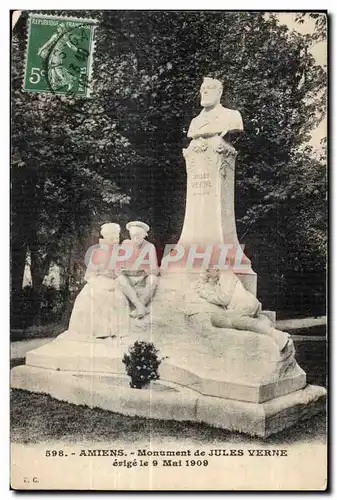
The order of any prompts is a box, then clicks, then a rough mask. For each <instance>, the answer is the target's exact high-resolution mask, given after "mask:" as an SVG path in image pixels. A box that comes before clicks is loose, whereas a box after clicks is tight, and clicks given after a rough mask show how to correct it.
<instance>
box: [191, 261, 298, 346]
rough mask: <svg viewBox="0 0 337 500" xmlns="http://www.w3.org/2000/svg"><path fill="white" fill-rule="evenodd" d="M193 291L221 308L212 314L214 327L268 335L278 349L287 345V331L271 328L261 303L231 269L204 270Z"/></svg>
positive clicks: (271, 325) (270, 322)
mask: <svg viewBox="0 0 337 500" xmlns="http://www.w3.org/2000/svg"><path fill="white" fill-rule="evenodd" d="M196 291H197V293H198V295H199V297H201V298H203V299H205V300H206V301H208V302H210V303H212V304H215V305H217V306H220V307H221V308H222V309H223V310H222V311H219V313H213V314H212V316H211V323H212V325H213V326H215V327H219V328H234V329H236V330H248V331H252V332H255V333H259V334H262V335H268V336H269V337H271V338H272V339H273V341H274V342H275V343H276V344H277V346H278V347H279V349H280V351H283V350H284V349H285V348H286V347H287V345H288V342H289V338H290V337H289V334H288V333H286V332H282V331H281V330H277V329H276V328H274V326H273V323H272V321H271V320H270V319H269V318H268V317H267V316H266V315H265V314H263V313H262V306H261V303H260V302H259V301H258V299H257V298H256V297H255V296H254V295H253V294H252V293H250V292H249V291H248V290H246V289H245V287H244V286H243V284H242V283H241V281H240V279H239V278H238V277H237V276H236V275H235V273H234V271H233V270H232V269H231V268H228V269H224V270H221V271H220V270H218V269H207V270H205V271H204V272H203V273H202V274H201V276H200V278H199V280H198V282H197V284H196Z"/></svg>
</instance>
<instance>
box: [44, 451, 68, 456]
mask: <svg viewBox="0 0 337 500" xmlns="http://www.w3.org/2000/svg"><path fill="white" fill-rule="evenodd" d="M46 457H64V451H63V450H46Z"/></svg>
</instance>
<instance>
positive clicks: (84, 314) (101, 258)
mask: <svg viewBox="0 0 337 500" xmlns="http://www.w3.org/2000/svg"><path fill="white" fill-rule="evenodd" d="M101 234H102V236H103V238H100V240H99V248H96V249H95V250H94V251H93V252H92V256H91V260H90V262H89V264H88V267H87V271H86V274H85V280H86V282H87V284H86V285H85V286H84V288H83V289H82V290H81V292H80V293H79V295H78V296H77V298H76V300H75V303H74V307H73V311H72V314H71V318H70V322H69V328H68V332H66V333H67V336H69V335H71V336H75V337H76V336H78V337H80V338H84V339H90V338H92V339H95V338H106V337H115V336H123V335H125V334H126V333H127V332H128V331H129V319H128V318H129V304H128V301H127V299H126V297H125V295H124V293H123V292H122V291H121V289H120V287H119V285H118V281H117V279H116V278H117V274H116V272H115V270H114V269H111V268H110V267H109V265H108V264H109V261H108V257H109V255H111V252H112V248H113V246H114V245H118V244H119V234H120V226H119V225H118V224H115V223H108V224H103V226H102V227H101Z"/></svg>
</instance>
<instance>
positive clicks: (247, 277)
mask: <svg viewBox="0 0 337 500" xmlns="http://www.w3.org/2000/svg"><path fill="white" fill-rule="evenodd" d="M183 153H184V157H185V161H186V171H187V193H186V210H185V219H184V225H183V229H182V233H181V236H180V239H179V242H178V245H180V246H181V247H182V248H184V250H185V253H184V256H183V257H182V258H180V259H179V261H178V262H170V263H169V264H168V266H167V267H166V266H165V267H166V268H167V269H169V270H170V272H171V273H173V272H177V273H180V272H184V271H185V272H187V273H196V274H198V273H200V270H201V269H202V268H205V267H213V266H218V267H220V268H224V267H225V266H231V267H233V269H234V272H235V273H236V274H237V276H238V277H239V278H240V279H241V281H242V283H243V284H244V286H245V287H246V288H247V290H249V291H250V292H251V293H253V294H254V295H256V287H257V284H256V281H257V278H256V273H255V272H254V271H253V269H252V267H251V262H250V260H249V259H248V258H247V256H246V255H245V254H244V251H243V247H242V246H241V245H240V243H239V240H238V236H237V232H236V223H235V203H234V193H235V191H234V183H235V159H236V155H237V152H236V150H235V149H234V148H233V146H231V145H230V144H229V143H228V142H226V141H225V140H224V139H222V138H221V137H220V136H218V135H215V136H213V137H208V138H203V137H199V138H197V139H193V140H192V141H191V143H190V144H189V146H188V148H187V149H184V150H183Z"/></svg>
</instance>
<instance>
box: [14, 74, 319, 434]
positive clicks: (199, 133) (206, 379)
mask: <svg viewBox="0 0 337 500" xmlns="http://www.w3.org/2000/svg"><path fill="white" fill-rule="evenodd" d="M222 91H223V89H222V84H221V83H220V82H219V81H218V80H214V79H211V78H205V79H204V81H203V83H202V86H201V105H202V107H203V110H202V111H201V113H200V114H199V115H198V116H197V117H196V118H194V119H193V120H192V122H191V125H190V128H189V131H188V137H189V138H190V139H191V142H190V144H189V146H188V148H187V149H185V150H184V152H183V154H184V157H185V160H186V169H187V195H186V213H185V220H184V226H183V230H182V234H181V237H180V240H179V242H178V244H177V245H176V246H175V248H174V247H172V248H171V249H170V251H169V252H167V253H166V255H165V256H164V258H163V261H162V264H161V269H160V272H159V270H158V267H157V264H156V258H155V256H154V254H153V249H154V247H153V246H151V244H150V246H148V247H147V249H148V256H147V258H146V259H145V253H144V252H143V250H144V249H143V245H145V246H146V243H144V241H146V240H145V239H144V238H145V236H146V233H147V230H148V226H147V225H146V224H145V223H140V222H137V221H136V222H132V223H129V225H128V227H129V228H130V229H131V228H132V227H133V228H134V229H135V228H136V229H137V230H136V232H132V231H130V235H131V240H129V241H127V242H126V246H125V247H124V248H128V245H131V252H130V255H129V257H130V258H131V257H132V255H133V256H135V255H136V261H137V260H138V261H139V259H140V256H142V257H144V259H140V260H141V261H142V263H143V262H144V261H146V262H147V264H148V266H149V268H148V269H149V270H147V271H144V270H142V273H140V267H137V266H136V270H135V269H134V264H135V261H134V260H133V264H132V266H131V268H130V266H128V265H126V263H125V260H126V259H124V261H123V265H122V266H121V267H120V268H118V269H117V268H116V266H115V267H114V268H113V269H112V271H111V270H109V269H108V271H106V270H105V269H104V270H98V271H97V270H95V276H94V278H93V283H94V285H93V286H92V285H91V282H90V281H89V282H88V285H89V286H88V285H86V287H87V288H86V287H85V288H84V289H83V290H82V292H81V293H80V295H79V298H78V300H77V301H76V303H75V306H74V311H73V315H76V317H77V318H78V319H76V318H75V316H74V317H72V320H71V322H70V325H69V330H68V331H67V332H65V333H63V334H61V335H60V336H59V337H58V338H56V339H55V340H54V341H52V342H50V343H47V344H46V345H44V346H42V347H40V348H38V349H34V350H32V351H30V352H28V353H27V356H26V364H25V365H22V366H17V367H15V368H14V369H13V370H12V387H14V388H19V389H24V390H28V391H33V392H42V393H48V394H50V395H52V396H53V397H55V398H57V399H60V400H63V401H68V402H71V403H75V404H85V405H88V406H90V407H96V406H97V407H100V408H103V409H107V410H111V411H115V412H119V413H123V414H126V415H138V416H146V417H149V418H159V419H170V420H171V419H174V420H186V421H197V422H203V423H206V424H210V425H213V426H216V427H220V428H223V429H229V430H235V431H241V432H244V433H248V434H251V435H257V436H261V437H268V436H269V435H270V434H273V433H275V432H278V431H280V430H282V429H284V428H286V427H289V426H291V425H293V424H294V423H296V422H297V421H298V420H301V419H304V418H309V417H310V416H311V415H314V414H315V413H317V412H319V411H321V410H322V409H323V408H324V405H325V394H326V391H325V389H324V388H322V387H318V386H311V385H307V382H306V374H305V372H304V371H303V370H302V369H301V368H300V366H299V365H298V364H297V362H296V358H295V347H294V343H293V341H292V339H291V338H290V336H289V335H288V334H287V333H286V332H282V331H280V330H277V329H276V328H275V325H274V321H273V320H274V318H273V315H271V314H269V313H267V312H264V311H263V308H262V305H261V303H260V302H259V301H258V299H257V298H256V274H255V273H254V271H253V270H252V267H251V263H250V261H249V259H248V258H247V257H246V256H245V255H244V253H243V251H242V249H241V246H240V243H239V241H238V237H237V233H236V225H235V212H234V179H235V158H236V154H237V152H236V151H235V149H234V147H233V146H232V144H231V142H230V140H231V136H232V134H233V133H236V132H240V131H242V130H243V123H242V118H241V115H240V113H239V112H238V111H235V110H230V109H226V108H224V107H223V106H222V105H221V104H220V99H221V95H222ZM109 227H110V229H111V230H112V229H113V231H112V233H113V234H110V235H109V236H108V237H107V238H106V237H105V236H104V234H103V239H105V240H108V241H105V242H100V243H104V245H105V247H108V248H110V247H111V254H113V252H114V248H115V247H114V245H117V244H118V241H119V230H118V228H116V225H112V226H109ZM103 229H104V228H102V230H103ZM116 233H117V235H116ZM132 233H133V234H132ZM147 243H148V242H147ZM109 245H110V246H109ZM122 246H123V245H122ZM112 247H113V248H112ZM214 249H215V250H214ZM134 252H135V253H134ZM126 253H128V252H126ZM238 255H239V257H240V258H238ZM117 260H118V259H117ZM122 260H123V259H122ZM124 263H125V267H124ZM107 272H108V276H106V275H105V274H106V273H107ZM109 273H110V274H109ZM102 274H103V275H102ZM158 275H159V278H158ZM141 283H143V285H144V289H143V291H137V290H136V287H137V286H138V285H140V284H141ZM86 290H87V291H86ZM81 294H82V295H83V297H84V299H83V297H82V298H81ZM86 294H87V295H86ZM100 297H101V298H100ZM103 297H104V298H103ZM110 301H111V303H113V304H112V305H111V308H110V307H109V304H110ZM81 302H83V307H82V308H80V310H81V311H82V313H80V314H79V315H78V314H77V312H76V311H77V308H78V305H79V303H81ZM96 303H97V304H99V307H102V308H103V309H104V310H106V306H108V308H107V310H106V312H107V311H108V316H107V317H108V318H109V319H108V320H107V319H105V320H104V321H103V322H99V325H100V326H99V328H101V331H100V332H98V331H97V328H95V332H94V334H93V333H92V332H91V333H90V334H89V335H88V334H87V333H88V332H87V330H88V323H89V324H90V325H92V324H95V321H93V320H91V321H88V320H87V321H83V318H84V317H86V316H85V312H84V311H86V313H87V311H88V307H89V308H90V307H91V308H92V309H89V310H90V311H92V312H91V313H90V314H91V315H96V314H101V315H102V317H105V316H104V314H105V313H104V314H103V312H101V313H99V312H97V310H98V309H95V308H93V307H94V306H93V304H96ZM111 311H112V312H113V314H112V315H113V318H111V317H110V312H111ZM90 314H89V316H90ZM116 323H117V324H116ZM90 328H91V326H89V330H90ZM137 340H142V341H149V342H152V343H154V345H155V346H156V348H157V349H159V350H160V353H161V355H162V356H163V360H162V363H161V364H160V369H159V373H160V379H159V380H158V381H154V382H152V383H151V385H150V387H149V388H148V389H143V390H137V389H132V388H130V387H129V386H128V382H127V377H126V375H125V367H124V365H123V363H122V358H123V355H124V354H125V352H126V351H127V349H128V347H129V346H130V345H132V344H133V343H134V342H135V341H137Z"/></svg>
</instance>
